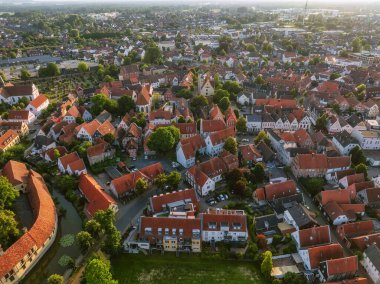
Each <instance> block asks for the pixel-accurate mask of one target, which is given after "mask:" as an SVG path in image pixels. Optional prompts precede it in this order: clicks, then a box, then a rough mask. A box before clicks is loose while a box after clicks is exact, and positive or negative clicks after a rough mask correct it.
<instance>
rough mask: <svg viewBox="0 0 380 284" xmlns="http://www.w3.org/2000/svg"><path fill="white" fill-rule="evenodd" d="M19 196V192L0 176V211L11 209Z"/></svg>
mask: <svg viewBox="0 0 380 284" xmlns="http://www.w3.org/2000/svg"><path fill="white" fill-rule="evenodd" d="M19 195H20V194H19V192H18V191H17V190H16V189H15V188H14V187H13V185H12V184H11V183H10V182H9V180H8V179H7V178H6V177H4V176H0V209H8V208H11V207H12V206H13V203H14V201H15V199H16V198H17V197H18V196H19Z"/></svg>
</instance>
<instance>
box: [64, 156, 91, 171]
mask: <svg viewBox="0 0 380 284" xmlns="http://www.w3.org/2000/svg"><path fill="white" fill-rule="evenodd" d="M67 166H68V167H70V169H71V171H72V172H73V173H75V172H77V171H78V172H79V171H83V170H85V169H86V165H85V164H84V161H83V159H78V160H75V161H74V162H71V163H70V164H68V165H67Z"/></svg>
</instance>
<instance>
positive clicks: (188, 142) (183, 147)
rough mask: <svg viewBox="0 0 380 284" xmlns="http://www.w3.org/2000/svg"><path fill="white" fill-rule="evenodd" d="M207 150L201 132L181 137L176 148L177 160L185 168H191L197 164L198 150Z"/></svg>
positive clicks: (202, 152)
mask: <svg viewBox="0 0 380 284" xmlns="http://www.w3.org/2000/svg"><path fill="white" fill-rule="evenodd" d="M205 151H206V144H205V142H204V140H203V138H202V137H201V136H200V135H199V134H196V135H194V136H192V137H189V138H184V139H181V141H179V142H178V144H177V148H176V155H177V162H178V163H180V164H181V165H182V166H183V167H185V168H190V167H192V166H194V165H195V158H196V154H197V152H198V153H200V154H204V153H205Z"/></svg>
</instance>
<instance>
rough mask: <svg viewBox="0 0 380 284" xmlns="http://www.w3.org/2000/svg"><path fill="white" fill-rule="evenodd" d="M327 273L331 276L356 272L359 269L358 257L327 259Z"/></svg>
mask: <svg viewBox="0 0 380 284" xmlns="http://www.w3.org/2000/svg"><path fill="white" fill-rule="evenodd" d="M326 264H327V274H328V275H329V276H333V275H339V274H355V273H356V272H357V271H358V269H359V264H358V257H357V256H356V255H354V256H348V257H343V258H338V259H330V260H327V261H326Z"/></svg>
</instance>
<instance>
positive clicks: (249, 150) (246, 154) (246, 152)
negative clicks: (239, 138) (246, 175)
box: [239, 144, 262, 161]
mask: <svg viewBox="0 0 380 284" xmlns="http://www.w3.org/2000/svg"><path fill="white" fill-rule="evenodd" d="M239 150H240V153H241V155H242V158H243V159H244V160H245V161H256V160H257V159H259V158H262V155H261V154H260V152H259V151H258V150H257V149H256V147H255V146H254V145H253V144H247V145H241V146H239Z"/></svg>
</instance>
